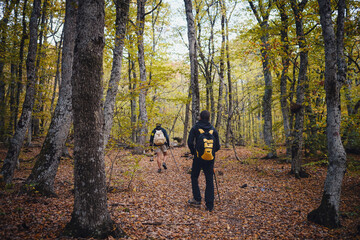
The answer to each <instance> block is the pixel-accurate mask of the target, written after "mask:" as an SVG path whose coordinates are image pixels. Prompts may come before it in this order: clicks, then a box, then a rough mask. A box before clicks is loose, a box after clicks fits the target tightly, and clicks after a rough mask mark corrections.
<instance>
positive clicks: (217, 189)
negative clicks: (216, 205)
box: [214, 169, 221, 202]
mask: <svg viewBox="0 0 360 240" xmlns="http://www.w3.org/2000/svg"><path fill="white" fill-rule="evenodd" d="M214 178H215V183H216V191H217V194H218V197H219V202H221V200H220V194H219V187H218V183H217V180H216V174H215V169H214Z"/></svg>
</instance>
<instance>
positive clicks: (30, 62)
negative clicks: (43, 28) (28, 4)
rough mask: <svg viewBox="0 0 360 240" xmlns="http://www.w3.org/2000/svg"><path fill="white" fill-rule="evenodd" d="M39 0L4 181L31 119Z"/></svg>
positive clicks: (10, 173)
mask: <svg viewBox="0 0 360 240" xmlns="http://www.w3.org/2000/svg"><path fill="white" fill-rule="evenodd" d="M40 4H41V1H40V0H34V7H33V10H32V13H31V18H30V25H29V29H30V41H29V50H28V56H27V60H26V70H27V79H28V83H27V89H26V95H25V101H24V104H23V110H22V114H21V117H20V119H19V122H18V125H17V128H16V131H15V134H14V136H13V138H12V139H11V140H10V146H9V149H8V152H7V155H6V158H5V160H4V164H3V167H2V169H1V174H2V175H3V180H4V181H5V183H11V182H12V179H13V176H14V170H15V166H16V163H17V161H18V157H19V154H20V150H21V147H22V144H23V142H24V139H25V134H26V129H27V128H28V126H29V124H30V120H31V115H32V109H33V106H34V100H35V82H36V78H35V59H36V50H37V32H38V24H37V20H38V18H39V16H40Z"/></svg>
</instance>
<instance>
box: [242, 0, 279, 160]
mask: <svg viewBox="0 0 360 240" xmlns="http://www.w3.org/2000/svg"><path fill="white" fill-rule="evenodd" d="M248 2H249V4H250V7H251V9H252V11H253V13H254V15H255V17H256V19H257V21H258V23H259V25H260V28H261V31H262V35H261V37H260V38H261V49H260V51H261V58H262V68H263V74H264V82H265V93H264V96H263V119H264V126H263V134H264V141H265V145H266V146H267V147H268V149H269V152H268V154H267V156H266V157H267V158H275V157H276V150H275V146H274V139H273V134H272V112H271V109H272V76H271V71H270V63H269V60H270V59H269V53H268V51H269V50H270V45H269V33H268V30H269V23H268V20H269V15H270V10H271V8H272V1H271V0H270V1H269V3H268V7H267V9H264V6H262V5H260V6H259V8H260V9H262V10H261V11H260V13H259V12H258V10H257V8H256V6H255V5H254V3H253V1H252V0H248ZM259 4H261V1H259Z"/></svg>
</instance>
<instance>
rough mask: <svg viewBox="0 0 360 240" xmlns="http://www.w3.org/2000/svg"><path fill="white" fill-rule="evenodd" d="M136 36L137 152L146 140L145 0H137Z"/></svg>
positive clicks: (140, 150)
mask: <svg viewBox="0 0 360 240" xmlns="http://www.w3.org/2000/svg"><path fill="white" fill-rule="evenodd" d="M137 3H138V9H137V21H136V26H137V30H138V31H137V37H138V42H137V43H138V61H139V70H140V94H139V125H140V136H139V147H138V148H139V149H137V152H138V153H140V152H142V150H143V149H142V148H143V147H144V145H145V142H146V136H147V124H148V116H147V110H146V92H147V89H146V88H147V78H146V66H145V50H144V26H145V3H146V0H137Z"/></svg>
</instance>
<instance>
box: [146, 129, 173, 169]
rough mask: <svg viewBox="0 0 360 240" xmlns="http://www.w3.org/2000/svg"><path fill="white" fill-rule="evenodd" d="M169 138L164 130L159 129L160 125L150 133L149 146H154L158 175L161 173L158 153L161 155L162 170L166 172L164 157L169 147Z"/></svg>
mask: <svg viewBox="0 0 360 240" xmlns="http://www.w3.org/2000/svg"><path fill="white" fill-rule="evenodd" d="M169 143H170V141H169V136H168V134H167V132H166V130H165V129H164V128H162V127H161V124H160V123H157V124H156V128H154V130H153V131H152V132H151V136H150V146H155V149H154V151H155V154H156V162H157V164H158V167H159V169H158V173H161V161H160V152H162V154H163V164H162V166H163V168H164V169H165V170H166V169H167V167H166V157H167V153H166V152H167V148H168V147H169Z"/></svg>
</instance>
